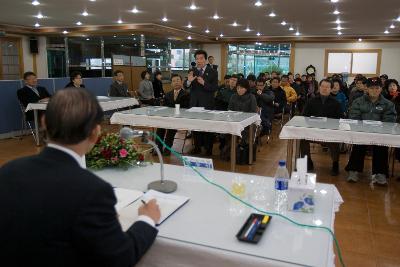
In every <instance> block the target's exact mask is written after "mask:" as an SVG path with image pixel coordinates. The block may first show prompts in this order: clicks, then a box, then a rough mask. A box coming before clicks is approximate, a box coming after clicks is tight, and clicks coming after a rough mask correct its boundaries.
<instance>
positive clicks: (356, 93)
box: [349, 77, 367, 106]
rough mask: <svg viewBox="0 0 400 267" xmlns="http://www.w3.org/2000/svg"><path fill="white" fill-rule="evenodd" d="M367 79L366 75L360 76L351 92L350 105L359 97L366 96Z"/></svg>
mask: <svg viewBox="0 0 400 267" xmlns="http://www.w3.org/2000/svg"><path fill="white" fill-rule="evenodd" d="M366 83H367V79H366V78H365V77H362V78H359V79H358V80H357V81H356V83H355V87H354V88H353V89H352V90H351V92H350V97H349V106H351V105H352V103H353V101H354V100H356V99H357V98H359V97H361V96H364V94H365V92H366V89H367V86H366Z"/></svg>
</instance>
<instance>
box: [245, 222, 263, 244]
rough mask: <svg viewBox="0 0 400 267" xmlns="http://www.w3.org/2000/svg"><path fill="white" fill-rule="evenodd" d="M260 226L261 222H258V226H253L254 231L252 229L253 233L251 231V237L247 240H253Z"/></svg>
mask: <svg viewBox="0 0 400 267" xmlns="http://www.w3.org/2000/svg"><path fill="white" fill-rule="evenodd" d="M259 225H260V220H257V222H256V224H255V225H253V227H252V229H251V231H250V233H249V235H248V237H247V240H253V238H254V236H255V234H256V232H257V228H258V226H259Z"/></svg>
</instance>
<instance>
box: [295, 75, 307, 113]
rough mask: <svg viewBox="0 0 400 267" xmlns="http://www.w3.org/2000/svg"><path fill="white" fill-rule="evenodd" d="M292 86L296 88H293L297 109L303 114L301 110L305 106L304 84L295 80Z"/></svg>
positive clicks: (299, 79)
mask: <svg viewBox="0 0 400 267" xmlns="http://www.w3.org/2000/svg"><path fill="white" fill-rule="evenodd" d="M294 84H295V85H296V86H295V87H293V88H294V89H295V90H296V93H297V109H298V111H299V112H300V114H301V113H303V108H304V105H305V104H306V90H305V89H304V83H303V82H302V81H301V78H296V79H295V80H294ZM296 88H297V89H296Z"/></svg>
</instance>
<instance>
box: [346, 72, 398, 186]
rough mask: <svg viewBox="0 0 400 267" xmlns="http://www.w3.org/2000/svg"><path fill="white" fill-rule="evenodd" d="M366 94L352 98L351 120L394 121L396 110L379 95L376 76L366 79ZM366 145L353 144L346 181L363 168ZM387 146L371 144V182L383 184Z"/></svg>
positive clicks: (380, 84) (353, 177)
mask: <svg viewBox="0 0 400 267" xmlns="http://www.w3.org/2000/svg"><path fill="white" fill-rule="evenodd" d="M367 88H368V95H363V96H362V97H359V98H357V99H356V100H354V102H353V104H352V105H351V107H350V111H349V118H350V119H353V120H374V121H382V122H395V121H396V110H395V106H394V104H393V103H392V102H391V101H389V100H387V99H386V98H384V97H383V96H382V95H381V92H382V82H381V80H380V79H379V78H378V77H376V78H370V79H368V80H367ZM367 147H368V146H365V145H353V149H352V150H351V154H350V159H349V163H348V164H347V166H346V171H348V172H349V176H348V178H347V181H349V182H357V181H358V174H359V173H361V172H362V171H363V169H364V157H365V153H366V150H367ZM388 172H389V165H388V148H387V147H384V146H372V177H371V184H374V183H378V184H380V185H385V184H386V183H387V182H386V177H387V176H388Z"/></svg>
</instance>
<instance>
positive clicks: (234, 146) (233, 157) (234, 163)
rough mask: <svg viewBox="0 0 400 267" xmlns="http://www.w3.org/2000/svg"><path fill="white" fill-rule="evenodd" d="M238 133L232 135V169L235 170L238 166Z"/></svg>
mask: <svg viewBox="0 0 400 267" xmlns="http://www.w3.org/2000/svg"><path fill="white" fill-rule="evenodd" d="M236 138H237V137H236V135H232V138H231V171H232V172H234V171H235V167H236Z"/></svg>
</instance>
